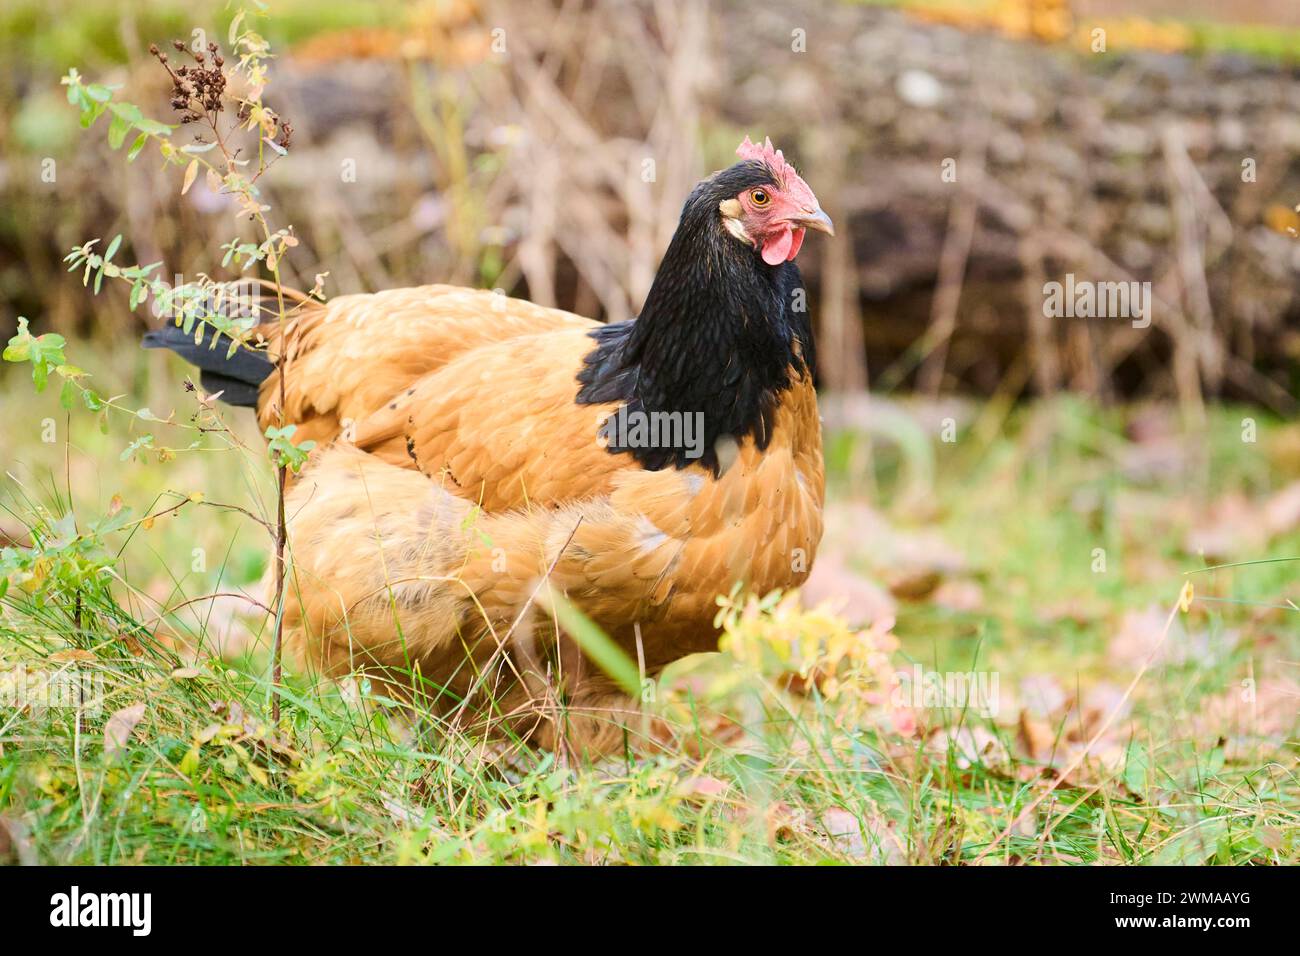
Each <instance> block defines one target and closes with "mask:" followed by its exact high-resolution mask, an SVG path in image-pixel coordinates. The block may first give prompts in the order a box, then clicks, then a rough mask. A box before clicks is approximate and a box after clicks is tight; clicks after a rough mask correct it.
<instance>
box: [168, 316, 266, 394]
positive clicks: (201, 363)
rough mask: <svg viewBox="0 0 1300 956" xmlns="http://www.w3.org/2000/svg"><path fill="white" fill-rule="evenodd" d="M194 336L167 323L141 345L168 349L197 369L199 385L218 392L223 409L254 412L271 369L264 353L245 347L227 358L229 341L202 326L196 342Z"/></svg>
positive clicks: (225, 337) (225, 336)
mask: <svg viewBox="0 0 1300 956" xmlns="http://www.w3.org/2000/svg"><path fill="white" fill-rule="evenodd" d="M194 335H195V333H193V332H186V331H185V330H184V329H182V328H180V327H179V326H177V325H172V324H170V323H169V324H167V325H164V326H163V327H162V328H161V329H156V330H154V331H152V332H146V333H145V336H144V340H143V342H142V344H143V345H144V347H145V348H147V349H170V350H171V351H173V352H175V353H176V354H177V355H179V356H180V357H181V358H183V359H185V361H187V362H189V363H190V364H191V365H195V366H198V368H199V371H200V373H201V374H200V375H199V382H200V383H201V384H202V385H203V387H204V388H205V389H207V390H208V391H210V392H222V395H221V401H223V402H225V403H226V404H227V405H239V406H242V407H245V408H256V407H257V392H258V386H259V385H261V384H262V380H263V379H265V378H266V377H267V376H268V375H270V374H271V372H272V371H273V370H274V369H275V365H274V363H272V362H271V360H270V359H268V358H267V357H266V355H265V354H264V353H262V352H256V351H254V350H253V349H250V348H245V347H240V348H239V349H237V350H236V351H235V354H234V355H231V356H230V357H229V358H227V357H226V356H227V353H228V352H229V351H230V345H231V342H232V341H233V340H232V339H231V338H230V337H229V336H228V335H226V334H225V333H223V332H218V331H217V330H216V329H213V328H212V327H210V326H207V325H205V326H202V334H201V337H200V338H199V340H198V342H195V340H194Z"/></svg>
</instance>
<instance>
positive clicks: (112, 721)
mask: <svg viewBox="0 0 1300 956" xmlns="http://www.w3.org/2000/svg"><path fill="white" fill-rule="evenodd" d="M142 719H144V702H143V701H141V702H140V703H138V704H131V705H130V706H129V707H123V708H122V709H121V710H117V711H114V712H113V716H111V717H109V718H108V722H107V723H106V724H105V725H104V756H105V757H112V756H113V755H114V754H115V753H117V752H118V751H119V750H121V749H123V748H124V747H125V746H126V745H127V742H128V741H129V740H130V739H131V733H132V731H134V730H135V728H136V725H137V724H139V723H140V721H141V720H142Z"/></svg>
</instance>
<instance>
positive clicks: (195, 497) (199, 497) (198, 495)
mask: <svg viewBox="0 0 1300 956" xmlns="http://www.w3.org/2000/svg"><path fill="white" fill-rule="evenodd" d="M190 501H192V502H194V503H195V504H196V505H197V504H200V503H201V502H202V501H203V492H201V491H192V492H190Z"/></svg>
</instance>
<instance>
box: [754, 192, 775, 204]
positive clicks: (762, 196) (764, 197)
mask: <svg viewBox="0 0 1300 956" xmlns="http://www.w3.org/2000/svg"><path fill="white" fill-rule="evenodd" d="M749 201H750V202H752V203H753V204H754V205H755V206H766V205H767V204H768V203H770V202H771V201H772V197H771V196H769V195H768V194H767V190H766V189H755V190H754V191H753V192H751V193H750V194H749Z"/></svg>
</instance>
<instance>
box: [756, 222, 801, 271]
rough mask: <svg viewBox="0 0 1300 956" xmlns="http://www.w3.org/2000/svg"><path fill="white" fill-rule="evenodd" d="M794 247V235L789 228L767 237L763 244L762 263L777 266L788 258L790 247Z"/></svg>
mask: <svg viewBox="0 0 1300 956" xmlns="http://www.w3.org/2000/svg"><path fill="white" fill-rule="evenodd" d="M793 245H794V235H793V234H792V230H791V229H790V227H789V226H786V227H785V228H783V229H782V230H780V231H779V232H775V233H773V234H772V235H770V236H768V237H767V239H766V240H765V241H764V242H763V261H764V262H766V263H767V264H768V265H769V266H779V265H780V264H781V263H783V262H785V261H786V260H787V259H788V258H790V247H791V246H793Z"/></svg>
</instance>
